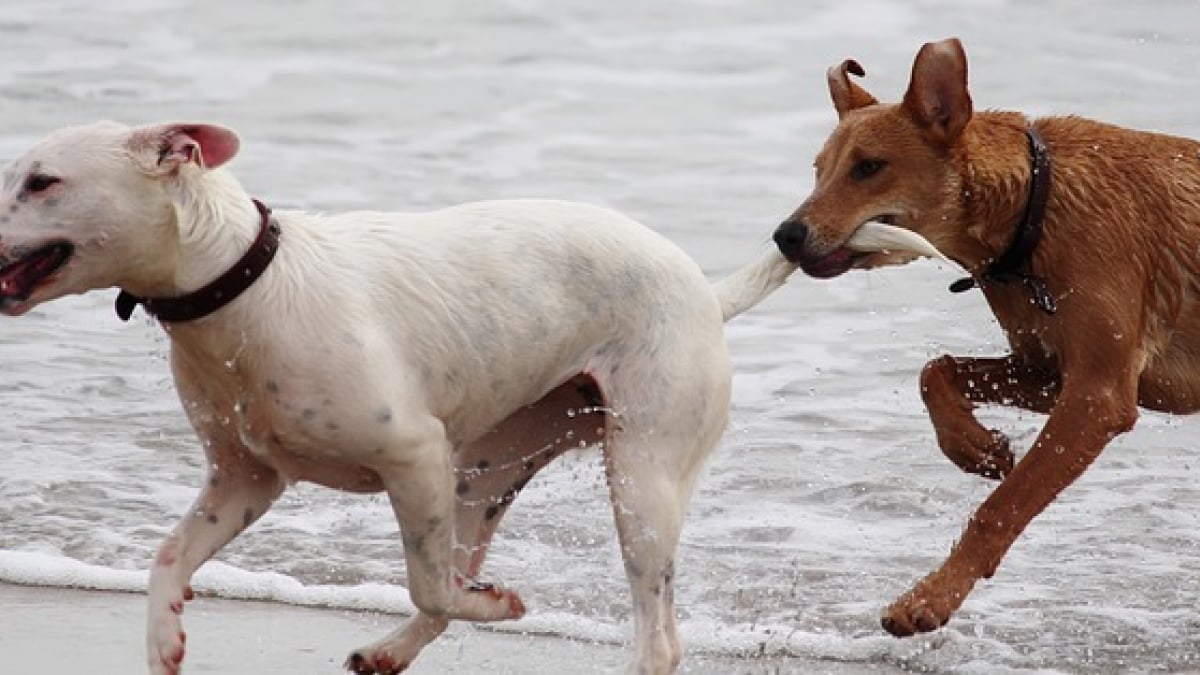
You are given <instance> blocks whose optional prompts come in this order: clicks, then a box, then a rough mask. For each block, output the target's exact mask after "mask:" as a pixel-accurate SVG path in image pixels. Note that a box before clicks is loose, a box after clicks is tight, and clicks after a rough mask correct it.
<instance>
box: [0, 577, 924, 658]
mask: <svg viewBox="0 0 1200 675" xmlns="http://www.w3.org/2000/svg"><path fill="white" fill-rule="evenodd" d="M144 605H145V595H144V594H141V593H129V592H118V591H95V590H83V589H72V588H57V587H44V586H23V585H17V584H11V583H0V655H3V658H2V660H3V663H4V664H5V667H6V670H8V669H12V672H34V671H35V670H44V669H45V668H47V667H50V668H51V669H52V670H56V669H57V667H58V666H55V665H54V664H60V665H61V664H63V663H64V661H67V662H69V663H71V664H74V665H72V666H70V669H71V670H73V671H74V670H79V669H80V668H85V669H86V672H88V673H95V674H98V675H129V674H135V675H136V674H137V673H143V672H146V670H145V657H144V642H143V622H144ZM404 620H405V617H402V616H398V615H392V614H382V613H378V612H368V611H359V610H335V609H321V608H311V607H298V606H293V605H285V604H280V603H274V602H265V601H257V600H228V599H224V598H215V597H203V596H201V597H197V598H196V600H194V601H192V602H190V603H188V606H187V609H186V611H185V614H184V626H185V629H186V630H187V632H188V655H187V658H186V659H185V661H184V673H221V674H229V675H236V674H238V673H246V674H247V675H249V674H250V673H263V672H288V673H304V674H318V673H330V674H336V673H344V672H346V671H345V670H343V669H342V663H343V661H344V660H345V658H346V655H347V654H349V652H350V651H351V650H352V649H354V648H356V647H358V646H360V645H363V644H366V643H368V642H371V641H373V640H375V639H378V638H379V637H380V636H382V635H384V634H386V633H387V632H388V631H390V630H392V629H394V628H395V627H396V626H397V625H399V624H400V623H401V622H403V621H404ZM628 656H629V649H628V648H627V647H626V646H624V645H614V644H606V643H594V642H589V641H583V640H576V639H572V638H566V637H560V636H552V635H540V634H528V633H510V632H499V631H491V630H487V629H485V628H478V627H475V626H472V625H471V624H466V623H456V624H452V625H451V627H450V629H449V630H447V631H446V633H445V634H443V635H442V636H441V637H440V638H439V639H437V640H435V641H434V642H433V643H432V644H430V645H429V646H428V647H426V648H425V649H424V651H422V652H421V655H420V657H419V658H418V659H417V660H416V662H415V663H414V664H413V666H412V667H411V668H409V669H408V670H407V671H405V672H406V673H413V674H415V675H422V674H427V675H432V674H434V673H461V674H463V675H467V674H472V675H473V674H478V673H511V674H513V675H558V674H561V673H576V674H581V673H613V672H622V670H623V668H624V667H625V665H626V659H627V658H628ZM679 672H681V673H696V674H699V675H734V674H737V675H777V674H782V673H837V674H840V675H854V674H858V673H885V672H900V670H899V669H897V668H895V667H888V666H886V665H884V664H867V663H857V664H856V663H843V662H838V661H823V660H811V659H804V658H802V657H789V658H764V659H759V658H735V657H728V656H715V655H711V654H704V653H688V654H685V656H684V662H683V664H682V665H681V667H680V670H679Z"/></svg>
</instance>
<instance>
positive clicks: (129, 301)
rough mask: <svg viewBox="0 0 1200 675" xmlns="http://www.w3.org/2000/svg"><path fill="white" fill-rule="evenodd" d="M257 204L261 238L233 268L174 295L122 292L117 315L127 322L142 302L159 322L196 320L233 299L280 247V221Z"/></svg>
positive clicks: (255, 203) (255, 278)
mask: <svg viewBox="0 0 1200 675" xmlns="http://www.w3.org/2000/svg"><path fill="white" fill-rule="evenodd" d="M254 207H255V208H256V209H258V213H259V214H260V215H261V216H262V225H261V226H260V227H259V231H258V238H256V239H255V240H254V243H252V244H250V249H249V250H247V251H246V254H245V255H243V256H242V259H241V260H239V261H237V263H235V264H234V265H233V267H230V268H229V269H228V270H226V271H225V273H224V274H222V275H221V276H219V277H217V278H216V279H214V280H213V281H212V282H211V283H209V284H208V285H207V286H205V287H203V288H201V289H199V290H195V291H192V292H191V293H185V294H184V295H180V296H177V297H174V298H139V297H138V296H136V295H133V294H132V293H128V292H126V291H121V293H120V294H119V295H117V306H116V310H117V316H119V317H121V320H122V321H128V320H129V317H130V316H131V315H132V314H133V310H134V308H135V307H137V306H138V305H141V306H142V307H144V308H145V309H146V312H147V313H148V314H150V315H151V316H153V317H155V318H157V319H158V320H159V321H168V322H178V321H193V320H195V319H199V318H201V317H205V316H208V315H209V314H212V313H213V312H215V311H217V310H218V309H221V308H222V307H224V306H225V305H227V304H229V303H230V302H233V300H234V298H236V297H237V296H239V295H241V294H242V291H245V290H246V289H247V288H250V285H251V284H253V283H254V282H255V280H257V279H258V277H259V276H261V275H262V273H263V270H265V269H267V265H269V264H270V263H271V259H272V258H274V257H275V251H276V250H277V249H278V248H279V221H277V220H275V219H274V218H272V217H271V209H269V208H267V207H266V206H264V205H263V203H262V202H260V201H258V200H257V199H255V200H254Z"/></svg>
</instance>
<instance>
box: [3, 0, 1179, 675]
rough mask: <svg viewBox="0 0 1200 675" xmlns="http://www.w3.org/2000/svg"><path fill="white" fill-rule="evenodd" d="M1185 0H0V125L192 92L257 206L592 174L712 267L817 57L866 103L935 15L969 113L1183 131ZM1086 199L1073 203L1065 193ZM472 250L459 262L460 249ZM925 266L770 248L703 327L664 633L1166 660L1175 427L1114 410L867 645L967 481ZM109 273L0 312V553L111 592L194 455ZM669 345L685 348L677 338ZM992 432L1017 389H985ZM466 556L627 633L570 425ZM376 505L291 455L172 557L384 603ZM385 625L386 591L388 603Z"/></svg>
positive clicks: (777, 179)
mask: <svg viewBox="0 0 1200 675" xmlns="http://www.w3.org/2000/svg"><path fill="white" fill-rule="evenodd" d="M1198 33H1200V3H1197V2H1194V1H1187V2H1183V1H1173V0H1151V1H1144V2H1137V3H1115V2H1112V3H1109V2H1085V1H1082V0H1080V1H1074V0H1045V1H1042V2H1038V3H1032V2H1021V1H1018V0H1011V1H1005V0H972V1H965V2H964V1H958V2H953V1H941V0H917V1H913V2H901V1H895V2H890V1H884V0H862V1H859V2H853V3H847V2H841V1H838V0H829V1H826V0H820V1H809V2H800V1H796V2H783V1H782V0H780V1H776V2H766V1H747V0H697V1H692V2H680V1H658V2H635V1H634V0H611V1H610V2H605V3H595V2H588V1H586V0H507V1H502V2H475V1H470V0H441V1H439V2H425V3H417V2H403V3H402V2H386V1H383V0H341V1H340V2H336V3H331V2H323V1H318V0H288V1H286V2H285V1H283V0H275V1H262V2H226V1H215V2H205V3H196V2H186V1H185V0H112V1H110V2H104V3H93V2H85V1H83V0H5V2H4V3H3V4H0V158H4V159H7V158H12V157H14V156H16V155H18V154H19V153H20V152H21V151H22V150H23V149H24V148H26V147H27V146H28V145H29V144H31V143H32V142H33V141H34V140H36V139H37V138H39V137H40V136H42V135H44V134H45V133H46V132H48V131H50V130H51V129H53V128H55V127H58V126H63V125H68V124H75V123H83V122H89V121H93V120H95V119H99V118H111V119H116V120H119V121H123V122H126V123H142V122H152V121H163V120H183V121H194V120H211V121H217V122H221V123H224V124H227V125H230V126H233V127H234V128H236V129H237V130H238V131H239V132H240V133H241V135H242V137H243V149H242V152H241V154H240V156H239V157H238V158H237V159H236V160H235V161H234V163H233V164H232V169H233V170H234V171H235V172H236V173H237V174H238V176H239V177H240V178H241V180H242V181H243V182H244V184H245V185H246V186H247V188H248V189H249V190H250V191H251V192H252V193H253V194H254V195H256V196H258V197H260V198H262V199H263V200H265V201H266V202H267V203H269V204H271V205H273V206H275V207H278V208H305V209H312V210H317V211H338V210H343V209H356V208H372V209H393V210H421V209H431V208H437V207H440V206H445V205H449V204H454V203H458V202H462V201H469V200H477V199H491V198H500V197H555V198H567V199H576V200H582V201H588V202H594V203H598V204H604V205H608V206H612V207H614V208H617V209H619V210H621V211H624V212H626V213H628V214H630V215H632V216H634V217H636V218H638V219H640V220H642V221H643V222H645V223H646V224H648V225H649V226H650V227H653V228H655V229H657V230H658V231H660V232H662V233H664V234H665V235H666V236H668V237H669V238H671V239H672V240H673V241H675V242H677V243H678V244H679V245H680V246H681V247H683V248H684V249H685V250H686V251H687V252H688V253H689V254H691V255H692V256H694V257H695V258H696V260H697V261H699V263H700V264H701V265H702V266H703V268H704V269H705V271H706V273H708V274H709V276H710V277H711V278H713V279H716V278H719V277H721V276H722V275H724V274H727V273H729V272H730V271H732V270H734V269H735V268H737V267H738V266H739V265H741V264H743V263H745V262H747V261H749V260H750V259H752V258H753V257H755V256H756V255H758V254H759V253H760V252H762V251H763V250H764V249H766V248H768V247H769V246H771V243H770V238H769V237H770V233H771V231H772V230H773V228H774V225H775V224H776V223H777V222H779V221H780V220H781V219H782V218H784V217H785V216H786V215H787V214H788V213H790V212H791V210H792V209H794V208H795V206H796V205H797V204H799V202H800V201H801V200H802V199H803V198H804V196H805V195H806V194H807V192H808V191H809V190H810V189H811V186H812V170H811V163H812V157H813V155H814V154H815V152H816V151H817V150H818V149H819V147H820V145H821V143H822V142H823V140H824V138H825V136H826V134H827V133H828V132H829V131H830V129H831V128H832V127H833V125H834V123H835V115H834V112H833V110H832V108H831V106H830V104H829V99H828V92H827V89H826V85H825V69H826V68H827V67H828V66H830V65H832V64H835V63H838V62H840V61H841V60H842V59H845V58H848V57H853V58H856V59H858V60H859V61H860V62H861V63H862V64H863V65H864V66H865V67H866V70H867V72H868V77H867V79H866V80H863V84H864V86H866V87H867V88H868V89H869V90H871V91H872V92H874V93H875V94H876V95H877V96H878V97H879V98H880V99H881V100H885V101H886V100H897V99H898V98H899V97H900V96H901V95H902V94H903V90H904V87H905V84H906V82H907V79H908V74H909V69H910V67H911V59H912V56H913V54H915V52H916V50H917V48H918V47H919V46H920V44H921V43H923V42H925V41H928V40H934V39H940V38H943V37H946V36H949V35H957V36H960V37H962V38H963V40H964V43H965V45H966V49H967V52H968V55H969V57H970V59H971V61H970V63H971V75H970V79H971V85H972V93H973V96H974V100H975V105H976V107H977V108H979V109H984V108H1007V109H1016V110H1022V111H1025V112H1027V113H1029V114H1031V115H1038V114H1067V113H1077V114H1082V115H1086V116H1090V117H1096V118H1101V119H1105V120H1108V121H1112V122H1116V123H1120V124H1126V125H1131V126H1138V127H1142V128H1147V129H1154V130H1159V131H1164V132H1170V133H1177V134H1182V135H1191V136H1200V80H1198V79H1197V72H1196V64H1197V63H1200V46H1198V44H1197V38H1196V35H1197V34H1198ZM1100 225H1101V224H1099V223H1097V226H1100ZM464 264H469V261H464ZM955 278H956V270H954V269H952V268H951V267H949V266H947V265H944V264H941V263H934V262H931V261H922V262H917V263H913V264H910V265H908V266H906V267H901V268H892V269H885V270H879V271H873V272H856V273H851V274H847V275H846V276H844V277H842V278H839V279H836V280H832V281H817V280H812V279H808V278H804V277H803V276H802V275H797V276H796V277H794V278H793V279H792V280H791V282H790V283H789V284H788V285H787V286H785V287H784V288H783V289H782V290H780V291H779V292H778V293H776V294H775V295H774V296H772V297H771V298H770V299H768V300H767V301H766V302H765V303H763V304H762V305H761V306H760V307H758V308H757V309H755V310H753V311H751V312H749V313H748V314H746V315H744V316H742V317H740V318H737V319H736V320H734V321H733V322H731V323H730V324H729V326H728V331H727V333H728V337H729V342H730V346H731V349H732V353H733V358H734V365H735V368H736V375H735V378H734V397H733V408H732V418H731V423H730V426H729V430H728V433H727V434H726V435H725V438H724V440H723V441H722V443H721V445H720V447H719V448H718V450H717V451H716V452H715V454H714V456H713V458H712V460H711V461H710V463H709V465H708V468H707V471H706V473H705V474H704V477H703V479H702V480H701V482H700V485H699V487H698V490H697V493H696V496H695V500H694V501H693V503H692V505H691V509H690V511H689V514H688V521H687V527H686V530H685V532H684V534H683V541H682V544H681V547H680V552H679V556H678V580H677V583H678V606H679V614H680V625H681V628H682V631H683V634H684V638H685V640H686V642H687V644H688V646H689V648H690V649H692V650H696V651H700V652H708V653H714V654H766V655H785V656H786V655H796V656H798V657H804V658H806V659H811V658H817V659H831V660H837V661H847V662H851V663H862V664H877V665H880V666H882V667H888V668H893V667H894V668H902V669H909V670H918V671H923V670H934V671H940V670H951V671H975V672H995V671H998V670H1005V669H1007V670H1016V671H1035V670H1042V671H1061V672H1083V671H1087V672H1091V671H1119V670H1124V669H1134V670H1143V671H1144V670H1189V669H1196V668H1200V664H1198V663H1197V659H1198V657H1197V654H1198V653H1200V618H1198V615H1197V613H1196V611H1195V607H1196V605H1197V602H1198V601H1200V573H1198V568H1200V527H1198V525H1200V523H1198V522H1197V520H1198V518H1200V516H1198V510H1197V507H1198V505H1200V489H1198V487H1197V477H1198V474H1200V470H1198V468H1197V463H1198V461H1200V455H1198V454H1197V451H1196V448H1195V447H1194V446H1195V433H1194V429H1195V422H1191V421H1189V420H1186V419H1183V418H1175V417H1170V416H1165V415H1159V414H1152V413H1145V414H1143V416H1142V418H1141V420H1140V421H1139V423H1138V427H1137V429H1136V430H1135V431H1133V432H1131V433H1129V434H1127V435H1125V436H1122V437H1121V438H1119V439H1118V440H1116V441H1115V442H1113V443H1112V444H1111V445H1110V446H1109V448H1108V449H1107V451H1106V452H1105V453H1104V454H1103V455H1102V456H1101V457H1100V459H1099V461H1097V462H1096V464H1095V465H1094V466H1093V467H1092V468H1091V470H1090V471H1088V473H1087V474H1086V475H1085V476H1084V477H1083V478H1082V479H1081V480H1080V481H1079V482H1078V483H1077V484H1075V485H1074V486H1072V487H1071V488H1070V489H1069V490H1067V491H1066V492H1065V493H1064V494H1063V495H1062V496H1061V497H1060V498H1059V499H1058V500H1057V501H1056V502H1055V503H1054V504H1053V505H1052V506H1051V507H1050V508H1049V509H1048V510H1047V511H1046V512H1045V513H1044V514H1043V515H1042V516H1041V517H1039V518H1038V519H1037V520H1036V521H1035V522H1034V523H1033V524H1032V526H1031V527H1030V528H1029V529H1028V531H1027V532H1026V533H1025V534H1024V535H1023V536H1022V538H1021V539H1020V540H1019V541H1018V542H1017V544H1016V545H1015V546H1014V548H1013V549H1012V551H1011V553H1010V554H1009V555H1008V556H1007V558H1006V559H1005V560H1004V562H1003V564H1002V565H1001V567H1000V569H999V571H998V573H997V574H996V576H995V577H994V578H993V579H992V580H989V581H984V582H981V583H980V584H979V586H978V587H977V588H976V590H975V591H974V593H973V594H972V595H971V596H970V597H969V598H968V599H967V601H966V603H965V604H964V606H963V608H962V609H961V610H960V611H959V612H958V614H956V615H955V617H954V619H953V621H951V623H950V624H949V625H948V626H947V627H946V628H945V629H943V630H940V631H938V632H936V633H934V634H931V635H928V636H922V637H918V638H914V639H908V640H896V639H893V638H891V637H888V636H886V635H884V634H883V633H882V632H881V630H880V628H879V613H880V610H881V608H882V607H884V606H885V605H886V604H887V603H888V602H890V600H892V599H893V598H894V597H895V596H896V595H898V594H900V593H902V592H903V591H905V590H906V589H907V588H908V587H909V586H910V584H911V583H913V582H914V581H915V580H917V579H918V578H920V577H921V576H923V575H924V574H925V573H926V572H928V571H930V570H931V569H933V568H934V567H935V566H936V565H937V564H938V563H939V562H940V561H941V560H942V559H943V557H944V556H945V554H946V553H947V552H948V550H949V548H950V546H951V545H952V544H953V542H954V541H955V539H956V538H957V536H958V534H959V533H960V531H961V528H962V527H963V526H964V524H965V522H966V519H967V517H968V515H969V514H970V513H971V511H972V510H973V509H974V508H975V507H976V505H977V504H978V503H979V502H980V501H982V500H983V499H984V498H985V497H986V496H987V495H988V493H989V491H990V490H991V488H992V486H993V484H992V483H990V482H988V481H986V480H983V479H980V478H977V477H973V476H968V475H965V474H963V473H960V472H959V471H958V470H957V469H956V468H955V467H954V466H952V465H951V464H950V463H949V462H948V461H946V460H945V459H944V458H943V457H942V456H941V454H940V452H939V451H938V449H937V447H936V444H935V441H934V438H933V434H932V431H931V427H930V424H929V422H928V420H927V418H926V416H925V414H924V411H923V408H922V404H921V402H920V397H919V395H918V392H917V383H916V378H917V374H918V372H919V371H920V368H921V366H922V364H923V363H925V362H926V361H927V360H928V359H930V358H932V357H935V356H938V355H940V354H943V353H954V354H959V355H989V354H999V353H1002V352H1003V351H1004V349H1005V346H1004V342H1003V338H1002V336H1001V334H1000V331H999V330H998V329H997V327H996V324H995V321H994V320H993V319H992V318H991V316H990V314H989V313H988V312H987V310H986V308H985V306H984V304H983V301H982V298H981V296H980V294H979V293H978V292H973V293H966V294H962V295H951V294H949V293H947V292H946V286H947V284H948V283H949V282H951V281H953V280H954V279H955ZM112 299H113V292H112V291H106V292H95V293H92V294H89V295H86V296H82V297H76V298H70V299H65V300H62V301H58V302H55V303H52V304H50V305H46V306H44V307H41V308H38V309H37V310H35V311H34V312H32V313H30V314H29V315H28V316H26V317H24V318H21V319H7V320H4V321H2V322H0V364H2V365H0V368H2V369H3V373H4V376H3V377H2V378H0V410H3V411H4V413H5V414H4V416H3V421H2V423H0V581H12V582H21V583H32V584H44V585H49V586H71V587H87V588H107V589H124V590H139V589H142V588H144V585H145V580H146V569H147V567H148V565H149V563H150V561H151V559H152V556H153V552H154V549H155V547H156V545H157V544H158V542H159V541H160V540H161V539H162V538H163V536H164V535H165V534H166V533H167V532H168V530H169V528H170V527H171V526H172V524H173V523H174V521H175V520H176V519H177V518H179V517H180V516H181V515H182V514H183V513H184V511H185V509H186V508H187V506H188V504H189V503H190V500H191V499H192V497H193V496H194V495H195V493H196V491H197V489H198V486H199V484H200V483H201V481H202V479H203V475H204V467H203V459H202V455H201V452H200V449H199V447H198V443H197V442H196V440H195V438H194V437H193V435H192V433H191V431H190V429H189V428H188V425H187V423H186V421H185V420H184V418H183V415H182V413H181V410H180V406H179V403H178V401H177V399H176V396H175V393H174V390H173V388H172V385H171V381H170V377H169V373H168V367H167V363H166V351H167V349H166V341H165V338H164V337H163V335H162V333H161V332H160V331H159V330H158V328H157V327H156V326H154V325H153V324H152V323H151V322H150V321H148V320H147V319H145V318H144V316H143V315H141V314H138V315H137V318H135V320H134V321H132V322H130V323H128V324H123V323H121V322H120V321H118V320H117V319H116V317H115V316H114V314H113V313H112V310H111V302H112ZM697 365H698V367H703V364H697ZM981 415H982V417H983V419H984V421H985V422H986V423H987V424H989V425H991V426H995V427H996V428H999V429H1001V430H1002V431H1004V432H1006V433H1008V434H1009V435H1010V436H1012V437H1013V439H1014V444H1015V446H1016V447H1017V448H1018V450H1023V448H1025V447H1026V446H1027V445H1028V444H1029V443H1030V442H1031V440H1032V439H1033V437H1034V435H1035V434H1036V432H1037V430H1038V429H1039V428H1040V425H1041V424H1042V423H1043V421H1044V418H1042V417H1040V416H1038V415H1034V414H1028V413H1019V412H1014V411H1009V410H998V409H988V410H984V411H982V412H981ZM485 577H486V578H487V579H489V580H496V581H501V582H503V583H505V584H507V585H510V586H512V587H514V588H516V589H518V590H519V591H520V592H521V593H522V594H523V597H524V599H525V602H526V604H527V605H528V606H529V608H530V612H529V615H528V616H527V617H526V618H525V619H524V620H522V621H520V622H517V623H515V624H511V625H505V626H501V628H502V629H506V630H536V631H541V632H547V633H550V634H556V635H561V636H564V637H573V638H583V639H598V640H608V641H622V640H627V639H628V638H629V635H630V632H631V624H630V602H629V597H628V593H627V589H626V584H625V580H624V576H623V573H622V566H621V562H620V556H619V554H618V551H617V544H616V542H615V539H614V535H613V527H612V522H611V515H610V507H609V505H608V503H607V492H606V489H605V486H604V480H603V474H602V467H601V462H600V459H599V456H598V454H597V453H596V451H595V450H588V451H581V452H574V453H571V454H570V455H568V456H566V457H564V458H563V459H562V460H561V461H559V462H558V463H556V464H555V465H553V466H552V467H550V468H549V469H547V470H546V471H544V472H543V473H542V474H540V475H539V476H538V477H537V479H536V480H535V481H534V482H532V483H531V484H530V485H529V486H528V488H527V489H526V490H525V491H524V492H523V493H522V494H521V496H520V498H519V499H518V501H517V503H516V505H515V507H514V508H513V510H512V511H511V513H510V514H509V516H508V517H506V519H505V521H504V523H503V527H502V529H501V531H500V533H499V534H498V536H497V540H496V544H495V546H494V547H493V549H492V553H491V556H490V559H489V561H488V565H487V567H486V574H485ZM404 583H405V573H404V565H403V563H402V557H401V548H400V541H399V536H398V534H397V532H396V526H395V523H394V520H393V517H392V514H391V509H390V507H389V506H388V504H387V503H386V500H385V499H383V498H382V497H379V496H361V495H348V494H343V493H339V492H335V491H332V490H328V489H323V488H318V487H313V486H307V485H298V486H295V487H294V488H293V489H291V490H289V491H288V492H287V494H286V495H285V496H284V497H283V498H282V499H281V500H280V502H279V503H278V505H277V506H276V507H275V508H274V509H273V510H272V511H271V512H270V513H269V514H268V515H267V516H266V517H264V518H263V519H262V520H261V521H260V522H259V523H258V524H256V525H255V526H254V527H253V528H252V529H251V530H250V531H248V532H247V533H245V534H244V535H243V536H241V537H240V538H238V539H237V540H236V541H235V542H234V543H233V544H231V545H230V546H228V547H226V548H225V549H224V550H223V551H221V552H220V553H219V554H218V556H217V557H216V559H215V560H214V561H212V562H210V563H208V564H207V565H206V566H205V567H204V568H203V569H202V570H201V572H200V573H199V575H198V576H197V586H198V587H200V588H201V589H204V590H207V591H209V592H213V593H217V594H220V595H224V596H228V597H238V598H259V599H265V600H270V601H275V602H281V603H297V604H311V605H322V606H332V607H346V608H369V609H382V610H387V611H396V612H407V611H409V610H411V605H410V604H409V601H408V598H407V593H406V592H405V590H404ZM397 620H398V621H399V619H397Z"/></svg>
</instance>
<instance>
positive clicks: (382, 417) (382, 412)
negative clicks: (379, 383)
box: [375, 406, 392, 424]
mask: <svg viewBox="0 0 1200 675" xmlns="http://www.w3.org/2000/svg"><path fill="white" fill-rule="evenodd" d="M375 421H376V422H379V423H380V424H388V423H390V422H391V421H392V409H391V408H389V407H387V406H384V407H382V408H380V409H379V410H376V411H375Z"/></svg>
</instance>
